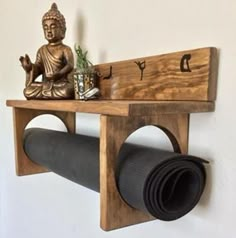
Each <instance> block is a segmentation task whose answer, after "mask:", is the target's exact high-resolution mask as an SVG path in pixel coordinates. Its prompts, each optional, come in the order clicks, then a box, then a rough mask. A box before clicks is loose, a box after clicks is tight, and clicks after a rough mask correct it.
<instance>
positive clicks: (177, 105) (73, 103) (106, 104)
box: [7, 100, 214, 116]
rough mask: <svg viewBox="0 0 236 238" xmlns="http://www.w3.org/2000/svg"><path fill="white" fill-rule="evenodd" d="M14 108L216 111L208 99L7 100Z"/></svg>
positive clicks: (99, 111) (157, 112)
mask: <svg viewBox="0 0 236 238" xmlns="http://www.w3.org/2000/svg"><path fill="white" fill-rule="evenodd" d="M7 106H9V107H14V108H24V109H34V110H53V111H67V112H85V113H97V114H103V115H115V116H142V115H146V116H155V115H160V114H169V113H195V112H211V111H214V102H206V101H125V100H123V101H122V100H119V101H116V100H92V101H78V100H68V101H66V100H64V101H59V100H53V101H42V100H30V101H26V100H7Z"/></svg>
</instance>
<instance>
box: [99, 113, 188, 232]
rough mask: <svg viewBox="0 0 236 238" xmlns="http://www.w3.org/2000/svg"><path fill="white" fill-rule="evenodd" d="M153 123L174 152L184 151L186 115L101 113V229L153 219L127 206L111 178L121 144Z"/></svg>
mask: <svg viewBox="0 0 236 238" xmlns="http://www.w3.org/2000/svg"><path fill="white" fill-rule="evenodd" d="M146 125H155V126H158V127H159V128H161V129H162V130H163V131H164V132H165V133H166V134H167V136H168V137H169V138H170V140H171V142H172V145H173V148H174V150H175V151H178V152H181V153H187V150H188V127H189V114H168V115H166V114H165V115H164V114H163V115H158V116H142V117H120V116H105V115H102V116H101V132H100V133H101V134H100V198H101V199H100V203H101V210H100V211H101V228H102V229H103V230H106V231H108V230H112V229H117V228H121V227H124V226H128V225H132V224H137V223H140V222H145V221H149V220H152V219H154V218H153V217H152V216H151V215H148V214H145V213H143V212H141V211H139V210H137V209H134V208H131V207H129V206H128V205H127V204H126V203H125V202H124V201H123V200H122V198H121V197H120V194H119V192H118V191H117V187H116V181H115V165H116V159H117V156H118V153H119V150H120V147H121V145H122V144H123V143H124V142H125V140H126V139H127V137H128V136H129V135H130V134H131V133H132V132H134V131H135V130H137V129H139V128H141V127H143V126H146Z"/></svg>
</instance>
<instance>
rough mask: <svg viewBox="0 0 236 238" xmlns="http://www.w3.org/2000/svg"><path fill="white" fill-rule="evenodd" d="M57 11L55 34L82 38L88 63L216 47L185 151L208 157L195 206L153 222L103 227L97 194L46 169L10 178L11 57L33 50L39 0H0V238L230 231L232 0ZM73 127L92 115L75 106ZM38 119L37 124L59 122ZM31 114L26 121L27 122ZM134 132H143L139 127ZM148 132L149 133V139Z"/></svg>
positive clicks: (233, 203)
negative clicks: (211, 76) (61, 23)
mask: <svg viewBox="0 0 236 238" xmlns="http://www.w3.org/2000/svg"><path fill="white" fill-rule="evenodd" d="M57 3H58V6H59V9H61V11H62V12H63V14H64V15H65V17H66V20H67V29H68V30H67V36H66V40H65V43H67V44H69V45H71V46H72V47H73V45H74V43H75V42H78V41H79V43H81V44H82V45H84V46H86V47H87V48H88V50H89V52H90V58H91V60H92V61H93V62H94V63H102V62H109V61H116V60H123V59H129V58H135V57H142V56H149V55H155V54H161V53H168V52H173V51H179V50H185V49H191V48H199V47H205V46H215V47H217V48H219V49H220V65H219V77H218V95H217V102H216V111H215V112H213V113H205V114H194V115H191V126H190V144H189V146H190V150H189V152H190V154H194V155H198V156H202V157H204V158H206V159H209V160H211V164H210V168H209V169H208V170H209V171H208V172H209V178H208V182H207V188H206V190H205V193H204V195H203V197H202V199H201V201H200V203H199V205H197V207H196V208H195V209H194V210H193V211H192V212H191V213H189V214H188V215H186V216H185V217H183V218H181V219H179V220H177V221H174V222H169V223H166V222H161V221H153V222H148V223H145V224H140V225H136V226H131V227H128V228H124V229H120V230H116V231H112V232H108V233H106V232H104V231H102V230H101V229H100V228H99V196H98V194H96V193H94V192H92V191H90V190H87V189H85V188H83V187H81V186H79V185H77V184H74V183H72V182H70V181H67V180H65V179H63V178H61V177H59V176H57V175H55V174H52V173H48V174H41V175H34V176H26V177H16V175H15V168H14V144H13V125H12V112H11V108H6V107H5V100H6V99H23V94H22V89H23V87H24V78H25V76H24V73H23V70H22V68H21V67H20V63H19V61H18V58H19V56H20V55H22V54H25V53H28V54H29V55H30V56H32V58H33V59H34V57H35V53H36V51H37V49H38V48H39V46H40V45H42V44H43V43H44V38H43V32H42V29H41V17H42V15H43V14H44V13H45V11H46V10H48V9H49V7H50V5H51V1H47V0H44V1H42V0H23V1H13V0H0V30H1V36H0V37H1V40H0V53H1V56H0V115H1V116H0V127H1V129H0V132H1V136H0V232H1V233H0V237H1V238H15V237H17V238H32V237H33V238H49V237H57V238H66V237H70V238H75V237H76V238H78V237H83V238H87V237H98V238H100V237H111V238H116V237H123V238H128V237H136V238H138V237H140V238H141V237H149V238H154V237H168V238H169V237H175V238H180V237H181V238H189V237H191V238H197V237H202V238H208V237H214V238H221V237H227V238H233V237H235V236H236V230H235V214H236V189H235V187H236V161H235V142H236V126H235V122H236V111H235V98H234V97H235V89H236V30H235V26H236V2H235V0H208V1H206V0H198V1H196V0H178V1H171V0H162V1H161V0H145V1H141V0H138V1H137V0H119V1H111V0H99V1H95V0H94V1H92V0H80V1H75V0H67V1H62V0H60V1H59V0H58V1H57ZM78 121H79V122H80V123H79V124H80V127H81V130H82V132H83V133H88V134H98V131H99V117H98V115H94V116H91V115H87V114H80V115H78ZM54 122H55V120H52V119H51V118H48V119H47V118H46V119H45V118H44V120H43V121H39V122H37V123H39V124H40V123H41V124H43V125H45V126H48V125H49V126H55V127H57V128H60V127H61V126H60V125H59V124H58V123H56V125H54ZM37 123H36V124H37ZM143 134H144V135H143V136H144V137H141V138H139V140H144V139H143V138H147V137H149V132H148V131H146V130H144V131H143ZM150 140H151V141H152V140H153V139H152V138H150Z"/></svg>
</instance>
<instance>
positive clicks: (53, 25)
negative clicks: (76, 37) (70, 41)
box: [42, 3, 66, 43]
mask: <svg viewBox="0 0 236 238" xmlns="http://www.w3.org/2000/svg"><path fill="white" fill-rule="evenodd" d="M42 25H43V30H44V35H45V38H46V40H48V42H49V43H56V42H60V41H62V40H63V39H64V37H65V33H66V21H65V18H64V16H63V15H62V14H61V13H60V11H59V10H58V8H57V5H56V3H53V4H52V6H51V9H50V10H49V11H48V12H46V13H45V14H44V16H43V18H42Z"/></svg>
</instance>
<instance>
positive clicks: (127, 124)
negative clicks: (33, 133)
mask: <svg viewBox="0 0 236 238" xmlns="http://www.w3.org/2000/svg"><path fill="white" fill-rule="evenodd" d="M186 55H188V57H187V59H189V55H190V56H191V57H190V58H191V64H190V68H191V69H190V68H189V65H188V64H187V65H188V68H187V69H186V67H185V68H183V67H184V65H181V62H182V60H183V58H184V57H185V56H186ZM184 59H185V58H184ZM143 61H145V63H146V67H147V65H149V64H150V65H152V67H151V69H150V71H149V69H146V71H145V73H144V72H143V73H144V78H141V80H140V78H139V77H140V71H138V73H137V75H138V85H139V86H138V88H136V86H135V85H136V84H135V81H132V80H133V79H134V78H135V77H137V75H136V73H133V74H132V73H130V74H129V78H127V79H126V81H127V80H129V79H132V80H131V81H130V82H129V85H128V86H127V87H126V86H125V85H126V83H125V82H123V81H122V80H125V79H124V76H122V75H124V72H125V70H126V69H127V68H128V67H124V66H125V65H127V64H132V67H137V65H136V64H134V62H140V63H142V62H143ZM167 62H169V63H171V65H170V66H168V67H167V69H168V72H169V73H167V69H165V67H164V66H165V65H167ZM216 62H217V60H216V49H215V48H204V49H199V50H192V51H184V52H178V53H174V54H169V55H163V56H156V57H151V58H150V57H148V58H143V59H136V60H130V61H124V62H118V63H110V64H104V65H98V66H97V69H99V70H100V72H101V75H106V74H110V76H112V77H113V79H111V80H108V81H104V78H105V77H102V76H101V78H100V81H99V83H100V86H101V94H102V95H104V97H101V100H92V101H77V100H68V101H40V100H31V101H26V100H7V106H9V107H12V108H13V117H14V118H13V119H14V134H15V153H16V172H17V175H27V174H36V173H41V172H46V171H47V169H45V168H43V167H41V166H39V165H37V164H35V163H33V162H32V161H31V160H30V159H29V158H28V157H27V156H26V154H25V153H24V150H23V146H22V138H23V133H24V129H25V127H26V126H27V124H28V123H29V122H30V121H31V120H32V119H33V118H35V117H37V116H39V115H42V114H52V115H55V116H57V117H58V118H60V119H61V120H62V121H63V122H64V124H65V125H66V127H67V129H68V132H69V133H75V128H76V125H75V113H76V112H85V113H96V114H100V115H101V116H100V200H101V228H102V229H104V230H106V231H108V230H112V229H116V228H120V227H124V226H128V225H131V224H137V223H140V222H144V221H148V220H152V219H154V218H153V217H151V216H150V215H147V214H144V213H143V212H141V211H138V210H136V209H133V208H131V207H129V206H128V205H127V204H126V203H125V202H124V201H123V200H122V198H121V197H120V195H119V192H118V191H117V188H116V182H115V176H114V173H115V172H114V168H115V163H116V159H117V155H118V152H119V149H120V147H121V145H122V144H123V143H124V141H125V140H126V138H127V137H128V136H129V135H130V134H131V133H132V132H134V131H135V130H137V129H139V128H141V127H143V126H146V125H155V126H157V127H159V128H161V129H162V130H163V131H164V132H165V133H166V134H167V136H168V137H169V138H170V140H171V142H172V145H173V148H174V150H175V151H176V152H180V153H187V151H188V131H189V114H190V113H199V112H211V111H214V100H215V91H216V69H217V64H216ZM157 63H160V64H157ZM135 65H136V66H135ZM155 65H158V67H157V66H155ZM159 65H160V66H159ZM108 66H109V67H108ZM110 66H112V67H110ZM109 69H110V72H109ZM111 69H112V70H113V71H112V72H111ZM135 69H137V68H135ZM135 69H133V70H135ZM106 70H107V71H106ZM153 70H154V73H153V72H152V71H153ZM132 72H134V71H132ZM111 73H112V74H111ZM119 73H120V74H119ZM119 75H121V76H122V77H120V78H119ZM155 75H156V77H154V76H155ZM163 75H164V76H165V77H166V80H164V79H165V77H163ZM141 76H142V74H141ZM159 76H160V77H159ZM154 78H156V81H155V80H154ZM159 79H160V80H159ZM181 79H183V80H182V81H181ZM112 80H113V81H112ZM120 80H121V81H120ZM145 80H146V81H145ZM153 80H154V81H155V82H153ZM158 80H159V81H158ZM140 81H142V82H140ZM117 82H121V83H120V84H117ZM145 82H146V83H145ZM151 82H153V84H152V83H151ZM193 82H194V83H193ZM158 83H159V84H158ZM145 84H146V88H145ZM130 85H131V86H132V87H131V88H132V90H131V91H130V92H131V94H132V95H133V96H132V100H131V99H130V98H129V97H130V96H127V95H130V94H127V92H128V91H129V90H130ZM152 85H155V87H156V88H158V90H159V93H160V94H158V95H159V96H158V95H156V94H155V93H153V88H152ZM165 86H166V88H167V90H165V89H166V88H165ZM124 88H125V89H127V88H129V90H128V91H127V90H124ZM136 89H137V94H136V93H135V90H136ZM112 90H114V91H113V93H114V94H112ZM171 90H172V91H171ZM149 92H150V94H149ZM186 93H188V95H186ZM145 95H148V96H147V97H145ZM150 95H151V96H150ZM181 95H182V96H181ZM158 97H159V98H158ZM120 98H124V99H126V100H117V99H120ZM114 99H116V100H114ZM147 99H148V101H146V100H147ZM157 99H158V100H161V99H162V100H163V99H165V100H164V101H157ZM78 126H79V125H78Z"/></svg>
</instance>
